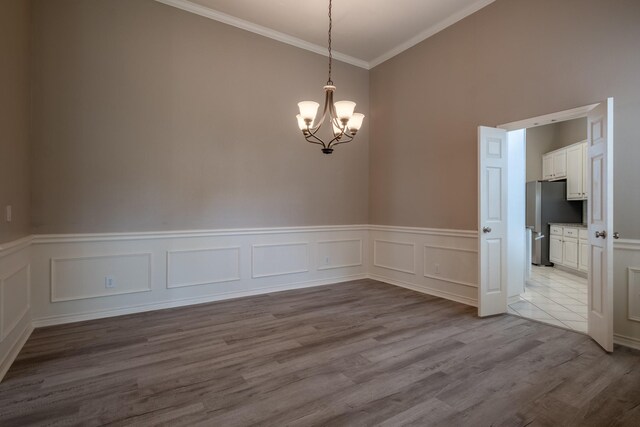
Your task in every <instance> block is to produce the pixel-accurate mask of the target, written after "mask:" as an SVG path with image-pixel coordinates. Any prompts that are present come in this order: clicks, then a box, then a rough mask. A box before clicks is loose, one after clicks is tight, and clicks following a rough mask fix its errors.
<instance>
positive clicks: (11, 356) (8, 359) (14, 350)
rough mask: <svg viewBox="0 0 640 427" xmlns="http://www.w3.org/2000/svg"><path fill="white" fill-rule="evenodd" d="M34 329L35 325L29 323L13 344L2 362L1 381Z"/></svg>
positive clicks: (0, 366)
mask: <svg viewBox="0 0 640 427" xmlns="http://www.w3.org/2000/svg"><path fill="white" fill-rule="evenodd" d="M33 329H34V327H33V325H32V324H31V323H27V324H26V325H25V327H24V329H23V330H22V332H21V333H20V335H19V337H18V339H17V340H16V342H15V343H14V344H13V346H11V350H9V352H8V353H7V354H6V355H5V357H4V358H3V359H2V361H1V362H0V381H2V379H3V378H4V376H5V375H6V374H7V372H8V371H9V368H10V367H11V365H12V364H13V362H14V361H15V360H16V357H18V354H19V353H20V350H22V347H24V345H25V343H26V342H27V340H28V339H29V337H30V336H31V332H33Z"/></svg>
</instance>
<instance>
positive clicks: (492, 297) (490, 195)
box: [478, 127, 508, 316]
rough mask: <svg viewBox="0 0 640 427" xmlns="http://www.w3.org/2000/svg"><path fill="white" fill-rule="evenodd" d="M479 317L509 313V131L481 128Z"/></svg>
mask: <svg viewBox="0 0 640 427" xmlns="http://www.w3.org/2000/svg"><path fill="white" fill-rule="evenodd" d="M478 154H479V155H478V159H479V166H478V178H479V179H478V186H479V188H478V197H479V203H478V204H479V209H478V226H479V228H480V230H479V238H478V240H479V246H480V247H479V254H480V257H479V258H480V262H479V278H480V288H479V292H478V314H479V315H480V316H490V315H492V314H499V313H504V312H506V310H507V286H506V285H507V283H506V280H507V265H506V257H507V248H506V237H507V162H508V159H507V132H506V131H504V130H502V129H494V128H488V127H480V128H479V129H478Z"/></svg>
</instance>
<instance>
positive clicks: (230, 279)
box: [167, 246, 242, 289]
mask: <svg viewBox="0 0 640 427" xmlns="http://www.w3.org/2000/svg"><path fill="white" fill-rule="evenodd" d="M231 249H234V250H235V251H236V253H237V255H238V275H237V276H236V277H231V278H228V279H219V280H212V281H208V282H192V283H179V284H173V285H172V284H170V283H169V279H170V278H171V267H170V265H171V254H174V253H190V252H209V251H225V250H231ZM241 249H242V248H241V247H240V246H228V247H216V248H202V249H201V248H198V249H178V250H172V251H167V289H178V288H187V287H190V286H201V285H213V284H215V283H225V282H235V281H238V280H241V277H240V276H241V275H240V270H241V268H240V260H241Z"/></svg>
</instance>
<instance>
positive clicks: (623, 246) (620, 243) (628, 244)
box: [613, 239, 640, 251]
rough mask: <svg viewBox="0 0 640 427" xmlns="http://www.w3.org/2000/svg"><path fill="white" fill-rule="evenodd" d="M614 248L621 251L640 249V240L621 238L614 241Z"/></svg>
mask: <svg viewBox="0 0 640 427" xmlns="http://www.w3.org/2000/svg"><path fill="white" fill-rule="evenodd" d="M613 249H614V250H619V251H640V240H636V239H620V240H615V241H614V242H613Z"/></svg>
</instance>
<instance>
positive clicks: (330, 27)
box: [327, 0, 333, 85]
mask: <svg viewBox="0 0 640 427" xmlns="http://www.w3.org/2000/svg"><path fill="white" fill-rule="evenodd" d="M331 3H332V0H329V80H327V84H328V85H333V80H331V62H332V59H333V57H332V54H331V29H332V27H333V20H332V18H331V6H332V4H331Z"/></svg>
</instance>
